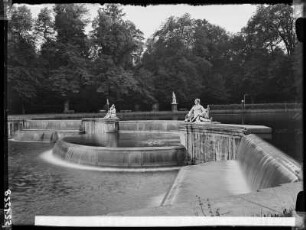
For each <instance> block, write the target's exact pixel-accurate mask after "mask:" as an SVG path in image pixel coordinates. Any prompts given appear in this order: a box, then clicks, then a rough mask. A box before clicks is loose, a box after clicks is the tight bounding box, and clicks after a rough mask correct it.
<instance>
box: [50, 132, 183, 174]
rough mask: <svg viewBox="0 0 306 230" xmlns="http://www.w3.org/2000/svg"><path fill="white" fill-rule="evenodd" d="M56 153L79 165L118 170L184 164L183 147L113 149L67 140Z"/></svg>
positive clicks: (59, 141) (56, 149) (58, 144)
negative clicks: (115, 168)
mask: <svg viewBox="0 0 306 230" xmlns="http://www.w3.org/2000/svg"><path fill="white" fill-rule="evenodd" d="M53 154H55V155H56V156H58V157H60V158H62V159H63V160H66V161H69V162H73V163H76V164H83V165H93V166H100V167H117V168H150V167H171V166H181V165H184V163H185V162H184V160H185V157H186V149H185V147H184V146H169V147H168V146H167V147H134V148H113V147H95V146H84V145H79V144H74V143H69V142H68V140H66V139H65V137H64V138H62V139H60V140H58V141H57V142H56V144H55V145H54V147H53Z"/></svg>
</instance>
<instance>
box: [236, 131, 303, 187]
mask: <svg viewBox="0 0 306 230" xmlns="http://www.w3.org/2000/svg"><path fill="white" fill-rule="evenodd" d="M237 155H238V161H239V163H240V165H241V168H242V170H243V174H244V175H245V177H246V178H247V181H248V182H249V184H250V185H251V187H252V188H253V189H254V190H257V189H261V188H269V187H275V186H278V185H280V184H284V183H291V182H296V181H298V180H299V176H298V174H300V173H301V171H300V168H301V166H300V164H299V163H297V162H296V161H294V160H293V159H292V158H290V157H288V155H286V154H284V153H282V152H280V151H279V150H277V149H276V148H275V147H273V146H272V145H270V144H267V142H263V141H262V140H261V139H260V138H258V137H257V136H256V135H253V134H251V135H248V136H246V137H243V138H242V140H241V143H240V145H239V149H238V153H237Z"/></svg>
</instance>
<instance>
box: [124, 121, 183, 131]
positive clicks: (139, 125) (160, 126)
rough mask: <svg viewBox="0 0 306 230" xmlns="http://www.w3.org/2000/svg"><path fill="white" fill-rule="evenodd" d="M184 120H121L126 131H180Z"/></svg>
mask: <svg viewBox="0 0 306 230" xmlns="http://www.w3.org/2000/svg"><path fill="white" fill-rule="evenodd" d="M182 124H184V121H177V120H136V121H120V124H119V125H120V130H124V131H178V130H179V128H180V126H181V125H182Z"/></svg>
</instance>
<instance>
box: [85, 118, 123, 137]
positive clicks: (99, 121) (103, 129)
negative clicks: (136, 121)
mask: <svg viewBox="0 0 306 230" xmlns="http://www.w3.org/2000/svg"><path fill="white" fill-rule="evenodd" d="M82 127H83V131H85V133H86V134H102V133H113V132H118V131H119V118H85V119H82Z"/></svg>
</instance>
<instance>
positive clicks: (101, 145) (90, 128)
mask: <svg viewBox="0 0 306 230" xmlns="http://www.w3.org/2000/svg"><path fill="white" fill-rule="evenodd" d="M82 129H83V132H84V133H85V134H84V135H81V136H74V137H64V138H62V139H60V140H58V141H57V142H56V144H55V145H54V147H53V153H54V154H55V155H56V156H58V157H60V158H62V159H64V160H66V161H70V162H74V163H78V164H85V165H94V166H101V167H119V168H149V167H171V166H181V165H184V163H185V157H186V149H185V147H184V146H183V145H181V144H180V138H179V135H177V134H175V133H160V132H157V133H154V132H153V133H152V132H150V133H148V132H141V131H130V132H127V131H122V132H120V131H119V118H118V117H117V116H116V109H115V105H112V106H111V108H110V109H109V111H108V113H107V114H106V116H105V117H104V118H90V119H82Z"/></svg>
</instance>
